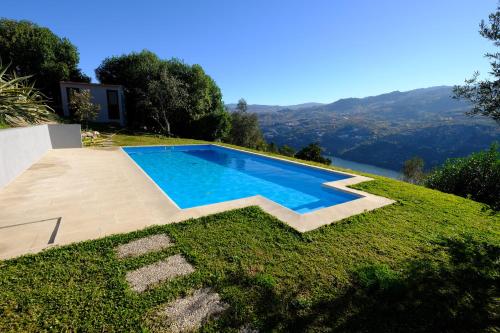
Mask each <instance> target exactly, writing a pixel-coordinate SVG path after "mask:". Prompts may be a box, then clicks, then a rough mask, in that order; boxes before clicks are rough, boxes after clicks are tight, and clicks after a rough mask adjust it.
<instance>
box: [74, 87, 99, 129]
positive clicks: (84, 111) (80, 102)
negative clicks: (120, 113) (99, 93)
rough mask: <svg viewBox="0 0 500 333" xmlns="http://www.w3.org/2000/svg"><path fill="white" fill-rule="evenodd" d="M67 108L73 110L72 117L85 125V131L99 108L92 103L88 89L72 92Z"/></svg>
mask: <svg viewBox="0 0 500 333" xmlns="http://www.w3.org/2000/svg"><path fill="white" fill-rule="evenodd" d="M69 101H70V102H69V107H70V108H71V110H74V117H75V119H77V120H78V121H80V123H84V124H85V129H86V130H88V128H89V121H90V120H94V119H96V118H97V116H98V115H99V111H100V110H101V106H100V105H99V104H94V103H92V96H91V95H90V90H89V89H82V90H80V91H78V90H72V91H71V94H70V98H69Z"/></svg>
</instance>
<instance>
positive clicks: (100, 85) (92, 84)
mask: <svg viewBox="0 0 500 333" xmlns="http://www.w3.org/2000/svg"><path fill="white" fill-rule="evenodd" d="M59 83H60V84H64V85H79V86H93V87H115V88H122V85H120V84H106V83H87V82H76V81H59Z"/></svg>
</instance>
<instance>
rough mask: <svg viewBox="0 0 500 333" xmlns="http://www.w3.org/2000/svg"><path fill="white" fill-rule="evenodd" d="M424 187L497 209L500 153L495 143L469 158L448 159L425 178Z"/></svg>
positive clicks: (498, 208)
mask: <svg viewBox="0 0 500 333" xmlns="http://www.w3.org/2000/svg"><path fill="white" fill-rule="evenodd" d="M425 183H426V186H428V187H430V188H433V189H437V190H440V191H442V192H447V193H453V194H456V195H459V196H462V197H470V198H471V199H473V200H476V201H479V202H484V203H486V204H488V205H490V206H491V208H492V209H494V210H500V151H499V147H498V144H493V145H492V146H491V147H490V149H489V150H486V151H481V152H478V153H474V154H472V155H470V156H469V157H464V158H455V159H448V160H447V161H446V162H445V164H444V165H443V166H442V167H440V168H438V169H436V170H435V171H433V172H432V173H431V174H430V175H429V177H427V179H426V181H425Z"/></svg>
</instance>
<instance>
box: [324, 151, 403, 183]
mask: <svg viewBox="0 0 500 333" xmlns="http://www.w3.org/2000/svg"><path fill="white" fill-rule="evenodd" d="M326 157H328V158H330V159H331V160H332V161H333V162H332V165H333V166H338V167H341V168H346V169H351V170H354V171H361V172H366V173H372V174H374V175H379V176H384V177H389V178H393V179H401V173H400V172H397V171H394V170H390V169H384V168H380V167H377V166H374V165H370V164H364V163H359V162H354V161H348V160H344V159H341V158H339V157H333V156H326Z"/></svg>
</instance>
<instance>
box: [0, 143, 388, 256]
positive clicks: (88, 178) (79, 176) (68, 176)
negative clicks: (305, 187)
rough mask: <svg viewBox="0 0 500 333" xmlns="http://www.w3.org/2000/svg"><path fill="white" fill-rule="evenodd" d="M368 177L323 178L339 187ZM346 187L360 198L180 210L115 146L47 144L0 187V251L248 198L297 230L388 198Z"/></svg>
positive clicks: (260, 200)
mask: <svg viewBox="0 0 500 333" xmlns="http://www.w3.org/2000/svg"><path fill="white" fill-rule="evenodd" d="M368 179H369V178H366V177H361V176H359V177H354V178H350V179H346V180H342V181H338V182H334V183H335V185H333V184H331V183H328V185H329V186H335V187H338V188H341V189H342V188H344V189H346V186H347V185H349V184H354V183H358V182H360V181H365V180H368ZM353 192H356V193H359V194H362V195H364V197H363V198H362V199H358V200H355V201H351V202H347V203H344V204H340V205H336V206H332V207H328V208H325V209H321V210H318V211H315V212H312V213H308V214H304V215H298V214H296V213H294V212H293V211H291V210H288V209H285V208H284V207H282V206H280V205H278V204H276V203H274V202H272V201H270V200H268V199H266V198H264V197H261V196H254V197H250V198H245V199H239V200H234V201H229V202H224V203H219V204H213V205H208V206H203V207H195V208H191V209H185V210H180V209H179V208H177V206H176V205H175V204H173V203H172V202H171V201H170V199H169V198H168V197H167V196H165V194H164V193H163V192H162V191H161V190H160V189H159V188H158V187H157V186H156V184H154V183H153V182H152V181H151V180H150V179H149V178H148V177H146V176H145V174H144V173H143V172H142V170H141V169H139V167H138V166H137V165H135V163H134V162H133V161H132V160H131V159H130V158H129V157H128V156H127V155H126V154H125V153H124V152H123V151H122V150H121V149H119V148H108V149H58V150H49V151H48V152H47V153H46V154H45V155H44V156H43V157H42V159H41V160H40V161H38V162H37V163H35V164H34V165H32V166H31V167H30V168H29V169H28V170H26V171H25V172H24V173H23V174H21V175H20V176H19V177H17V178H16V179H15V180H14V181H13V182H12V183H10V184H9V185H7V186H6V187H5V188H3V189H0V258H2V259H5V258H12V257H15V256H18V255H22V254H25V253H33V252H38V251H40V250H42V249H44V248H47V247H50V246H53V245H64V244H69V243H73V242H77V241H83V240H88V239H96V238H100V237H104V236H108V235H112V234H116V233H124V232H130V231H134V230H138V229H142V228H145V227H147V226H151V225H155V224H166V223H174V222H179V221H183V220H186V219H189V218H196V217H200V216H204V215H208V214H213V213H217V212H221V211H225V210H228V209H235V208H241V207H245V206H250V205H258V206H260V207H261V208H262V209H264V210H265V211H267V212H268V213H270V214H272V215H274V216H276V217H278V218H279V219H281V220H282V221H284V222H285V223H287V224H288V225H290V226H291V227H293V228H295V229H296V230H298V231H301V232H303V231H308V230H312V229H315V228H317V227H319V226H321V225H325V224H328V223H331V222H333V221H337V220H340V219H342V218H345V217H347V216H350V215H353V214H357V213H361V212H363V211H367V210H372V209H375V208H379V207H382V206H385V205H388V204H390V203H392V202H393V201H392V200H389V199H386V198H382V197H378V196H374V195H371V194H367V193H364V192H360V191H353Z"/></svg>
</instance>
